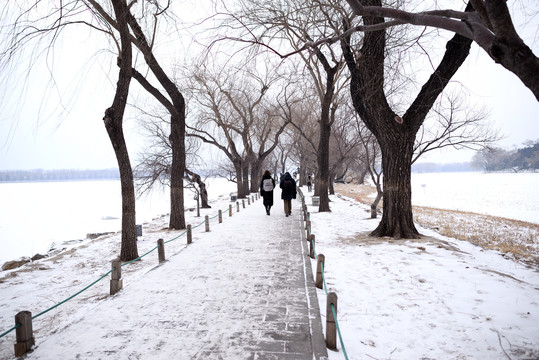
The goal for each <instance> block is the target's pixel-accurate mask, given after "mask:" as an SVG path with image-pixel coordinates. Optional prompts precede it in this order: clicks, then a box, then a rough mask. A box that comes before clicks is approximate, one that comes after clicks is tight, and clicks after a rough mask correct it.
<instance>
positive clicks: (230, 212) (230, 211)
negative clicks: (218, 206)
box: [228, 204, 232, 216]
mask: <svg viewBox="0 0 539 360" xmlns="http://www.w3.org/2000/svg"><path fill="white" fill-rule="evenodd" d="M228 216H232V204H229V205H228Z"/></svg>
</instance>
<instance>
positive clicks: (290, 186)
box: [283, 179, 294, 194]
mask: <svg viewBox="0 0 539 360" xmlns="http://www.w3.org/2000/svg"><path fill="white" fill-rule="evenodd" d="M283 190H284V191H286V192H287V193H289V194H292V192H293V191H294V183H293V182H292V181H290V180H288V179H285V180H284V181H283Z"/></svg>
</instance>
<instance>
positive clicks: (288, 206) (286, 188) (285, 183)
mask: <svg viewBox="0 0 539 360" xmlns="http://www.w3.org/2000/svg"><path fill="white" fill-rule="evenodd" d="M279 187H280V188H281V189H282V192H281V199H283V201H284V213H285V215H286V216H287V217H288V216H289V215H290V214H291V213H292V199H295V198H296V181H295V180H294V179H293V178H292V176H291V175H290V173H289V172H286V173H285V174H284V176H283V178H282V179H281V183H280V184H279Z"/></svg>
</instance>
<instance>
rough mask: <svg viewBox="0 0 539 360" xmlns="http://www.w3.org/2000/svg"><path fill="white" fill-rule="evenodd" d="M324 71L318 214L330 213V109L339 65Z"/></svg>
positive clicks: (318, 161)
mask: <svg viewBox="0 0 539 360" xmlns="http://www.w3.org/2000/svg"><path fill="white" fill-rule="evenodd" d="M324 69H325V71H326V92H325V94H324V98H323V100H322V112H321V116H320V139H319V142H318V150H317V163H318V179H317V185H318V196H319V197H320V205H319V207H318V211H319V212H326V211H331V209H330V208H329V194H328V180H329V139H330V135H331V122H330V107H331V101H332V99H333V94H334V92H335V75H336V74H337V70H338V69H339V65H337V66H335V67H333V68H330V67H329V66H324Z"/></svg>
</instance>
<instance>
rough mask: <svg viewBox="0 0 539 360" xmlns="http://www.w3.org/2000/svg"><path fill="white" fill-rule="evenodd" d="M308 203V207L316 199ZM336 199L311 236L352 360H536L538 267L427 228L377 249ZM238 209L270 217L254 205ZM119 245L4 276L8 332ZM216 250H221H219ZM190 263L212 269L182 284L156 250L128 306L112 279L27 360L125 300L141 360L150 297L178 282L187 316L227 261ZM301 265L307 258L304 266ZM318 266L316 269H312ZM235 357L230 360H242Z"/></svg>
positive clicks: (124, 327)
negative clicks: (113, 290)
mask: <svg viewBox="0 0 539 360" xmlns="http://www.w3.org/2000/svg"><path fill="white" fill-rule="evenodd" d="M211 195H212V193H210V196H211ZM213 195H214V197H213V198H212V203H211V204H212V206H213V208H212V209H209V210H205V211H203V213H202V216H204V215H207V214H208V215H210V216H214V215H215V214H216V213H217V209H228V204H229V201H228V200H229V199H228V196H227V195H228V189H227V191H223V192H221V193H219V194H218V195H219V197H218V198H217V197H216V196H215V195H216V192H214V193H213ZM307 195H308V194H307ZM306 200H307V203H308V204H310V198H309V197H307V199H306ZM331 200H332V202H331V209H332V212H330V213H317V209H316V208H314V207H312V206H309V211H310V212H311V220H312V232H313V233H314V234H316V240H317V243H316V251H317V252H318V253H323V254H324V255H325V258H326V266H325V270H326V280H327V285H328V287H329V290H330V291H335V292H336V293H337V295H338V297H339V302H338V321H339V325H340V327H341V330H342V335H343V340H344V344H345V347H346V351H347V353H348V357H349V359H370V358H375V359H390V358H391V359H507V358H508V357H510V358H512V359H530V358H531V359H533V358H539V273H538V271H537V269H530V268H527V267H525V266H524V265H522V264H520V263H518V262H514V261H512V260H509V259H506V258H503V257H502V256H501V255H500V253H498V252H494V251H487V250H483V249H481V248H479V247H476V246H474V245H471V244H470V243H467V242H463V241H457V240H454V239H447V238H442V237H440V236H439V235H437V234H436V233H434V232H432V231H429V230H426V229H419V231H420V232H421V233H423V234H425V235H427V236H429V238H425V239H422V240H420V241H395V240H392V239H378V240H373V239H370V238H368V237H367V233H368V232H369V231H371V230H373V229H374V228H375V227H376V225H377V224H378V220H370V219H368V216H369V209H368V207H367V206H365V205H362V204H360V203H358V202H356V201H355V200H353V199H350V198H346V197H342V196H332V197H331ZM293 208H294V210H293V211H297V209H298V208H299V203H298V202H295V203H294V205H293ZM241 211H249V212H251V211H261V212H263V211H264V210H263V208H262V206H261V205H260V203H257V204H255V206H252V207H247V209H245V210H243V209H242V210H241ZM194 215H195V214H194V213H192V212H189V213H187V216H188V220H187V222H188V223H191V224H193V225H195V224H198V223H199V222H200V221H202V219H203V218H202V219H201V218H196V217H194ZM239 216H241V212H240V214H239ZM279 216H281V217H282V218H279ZM224 217H225V219H224V221H223V224H220V225H212V226H213V228H212V231H211V232H210V233H202V232H197V230H198V229H197V230H195V239H194V243H195V244H196V243H197V242H198V241H207V242H218V240H219V238H220V237H221V236H223V234H225V233H227V232H232V231H236V230H237V228H234V227H231V225H230V223H229V225H227V219H226V217H227V214H226V213H225V214H224ZM267 219H270V218H266V217H264V220H263V221H261V223H260V228H261V231H262V232H263V234H264V237H266V238H271V237H272V236H278V235H279V232H278V230H276V229H278V226H279V224H280V223H281V221H284V219H285V218H284V215H283V210H282V203H281V201H280V200H278V199H277V196H276V204H275V207H274V210H273V212H272V216H271V221H272V224H273V226H270V227H268V226H265V225H266V224H265V221H268V220H267ZM279 219H282V220H279ZM167 221H168V217H166V216H165V217H161V218H158V219H155V220H153V221H152V222H151V223H146V224H144V227H143V234H144V236H143V238H142V239H140V240H139V254H143V253H145V252H146V251H148V250H150V249H152V248H153V247H154V246H155V243H156V240H157V239H158V238H164V239H165V240H168V239H172V238H173V237H175V236H177V235H179V234H181V233H182V232H181V231H168V230H166V229H165V228H166V226H167ZM202 229H203V226H202ZM430 237H431V238H430ZM242 240H243V241H242ZM258 240H259V237H257V234H239V237H238V242H237V246H238V248H242V249H245V247H248V246H250V245H249V244H250V243H249V241H258ZM298 241H299V239H298ZM119 242H120V235H119V234H115V235H113V236H104V237H101V238H99V239H96V240H93V241H91V240H84V241H80V242H75V243H71V244H69V245H65V247H66V249H65V250H64V251H63V252H62V253H61V254H59V255H58V257H56V258H54V257H51V258H48V259H43V260H39V261H35V262H33V263H32V264H28V265H25V266H23V267H22V268H21V269H19V270H14V271H8V272H2V273H0V333H2V332H4V331H5V330H8V329H9V328H10V327H12V326H13V325H14V320H13V317H14V315H15V314H16V313H17V312H18V311H20V310H30V311H32V313H33V315H35V314H37V313H38V312H40V311H43V310H45V309H47V308H48V307H50V306H52V305H54V304H56V303H57V302H59V301H61V300H63V299H65V298H67V297H68V296H70V295H72V294H74V293H75V292H77V291H78V290H80V289H82V288H83V287H84V286H86V285H88V284H89V283H91V282H92V281H94V280H96V279H97V278H98V277H99V276H100V275H102V274H104V273H106V272H107V271H108V270H109V268H110V260H111V259H113V258H114V257H116V256H117V254H118V251H119ZM188 249H189V248H186V245H185V241H183V240H180V241H173V242H170V243H168V244H167V247H166V252H167V258H170V262H174V256H173V254H182V255H183V256H185V255H186V254H187V252H186V251H187V250H188ZM215 251H216V252H218V247H217V248H216V249H215ZM189 254H190V255H192V257H189V262H188V263H186V266H185V267H184V268H183V269H184V271H186V272H189V268H190V267H189V264H195V263H196V264H205V266H206V267H207V268H208V273H207V274H205V273H202V272H201V271H204V269H205V267H199V268H198V269H199V272H197V273H190V274H188V275H189V276H190V277H191V278H192V279H193V280H197V281H192V282H185V283H182V284H177V283H175V279H176V278H177V271H178V270H177V269H176V268H175V267H174V266H160V267H156V263H157V253H156V252H153V253H151V254H149V255H148V256H147V257H145V258H144V259H143V260H142V261H139V262H135V263H133V264H132V265H129V266H125V267H124V268H123V269H122V272H123V278H124V290H122V291H128V292H129V297H126V296H124V297H122V296H118V297H110V296H108V291H109V284H108V278H106V279H104V280H103V281H101V282H99V283H98V284H96V285H95V286H93V287H91V288H90V289H89V290H87V291H85V292H84V293H82V294H81V295H79V296H78V297H76V298H74V299H72V300H70V301H68V302H66V303H65V304H63V305H61V306H60V307H58V308H57V309H54V310H52V311H50V312H49V313H47V314H44V315H42V316H40V317H39V318H37V319H35V320H34V323H33V327H34V334H35V336H36V351H35V352H34V353H33V354H31V355H30V356H28V358H29V359H34V358H36V359H37V358H40V357H39V354H44V352H42V351H44V350H47V352H46V353H47V357H48V358H57V359H60V358H66V357H65V356H64V353H63V352H62V349H58V348H57V347H55V346H53V345H54V342H53V340H55V339H58V341H61V342H62V343H67V344H69V343H70V341H71V340H70V339H71V338H73V337H74V338H75V339H76V340H77V341H81V339H84V338H85V336H87V335H89V333H91V332H92V331H94V330H95V329H91V328H90V329H79V327H78V326H77V323H79V322H81V321H84V322H85V323H92V324H95V323H99V322H100V321H107V320H108V319H117V318H118V317H117V315H118V314H112V313H110V311H107V309H108V307H107V306H106V305H107V304H108V303H111V302H114V301H126V306H127V305H128V304H133V305H137V306H138V307H139V308H141V309H144V311H140V312H138V313H131V314H130V315H129V316H127V315H125V316H124V317H120V318H121V319H122V324H119V325H118V326H119V328H118V331H119V332H122V331H124V333H123V334H124V335H123V338H124V340H125V339H127V338H130V337H133V336H135V339H140V341H138V342H137V344H139V345H138V346H139V347H140V348H139V349H134V350H135V351H137V350H139V351H140V352H142V353H143V352H144V350H145V345H144V339H145V338H146V334H145V331H146V330H147V329H145V328H144V327H140V326H138V325H139V324H144V323H146V322H148V323H151V320H152V313H155V312H158V311H160V309H161V307H160V306H159V304H156V303H146V302H145V299H146V294H147V293H148V292H150V291H152V292H155V291H156V290H155V289H157V288H159V287H162V286H164V284H166V283H170V282H172V283H173V284H175V285H174V287H172V292H171V291H168V292H167V293H166V294H163V301H165V302H166V303H167V308H168V309H171V308H175V307H176V308H181V307H182V306H184V305H185V301H186V298H185V297H186V296H184V294H189V299H190V298H191V297H192V296H193V294H196V293H197V286H199V285H200V282H201V281H202V282H205V283H207V284H208V286H211V285H212V281H211V279H210V278H206V277H207V276H209V275H210V274H211V273H212V272H211V268H212V266H213V264H215V263H216V262H217V261H222V260H223V259H220V258H219V256H218V254H216V253H200V252H194V251H190V252H189ZM298 261H302V260H301V259H300V258H299V257H298ZM312 265H313V266H312V267H313V271H315V270H316V262H315V261H314V260H313V261H312ZM229 266H231V267H233V268H234V269H235V271H237V273H238V274H241V273H242V264H241V263H230V265H229ZM150 271H152V272H155V271H158V272H159V276H160V279H162V280H160V281H159V282H157V283H152V282H149V281H147V279H148V273H149V272H150ZM260 271H264V270H263V269H260ZM244 280H245V279H244V277H242V276H238V277H236V278H234V279H226V280H221V281H230V282H233V283H235V284H241V282H242V281H244ZM180 285H181V286H180ZM174 291H175V292H174ZM217 295H219V294H216V296H217ZM222 295H223V296H224V297H225V298H224V299H223V303H226V302H228V301H233V300H234V299H231V298H230V296H231V295H226V294H225V293H223V294H222ZM318 297H319V303H320V309H321V313H322V319H323V320H325V309H326V307H325V292H324V291H323V290H318ZM119 299H122V300H119ZM189 299H187V300H189ZM215 320H216V321H215V329H214V330H217V331H214V332H212V334H211V336H219V331H218V330H219V326H223V324H220V323H219V322H218V321H217V320H218V319H215ZM176 325H177V324H176ZM248 325H250V324H248V323H244V324H242V323H239V324H235V326H248ZM132 329H136V330H134V331H131V330H132ZM73 330H77V332H74V331H73ZM148 331H152V330H151V329H148ZM223 331H230V329H223ZM167 336H169V335H167ZM14 338H15V335H14V332H11V333H10V334H8V335H7V336H5V337H3V338H1V339H0V359H11V358H13V343H14ZM49 338H50V339H51V340H50V341H48V339H49ZM118 339H120V340H118ZM121 339H122V336H116V337H113V338H111V339H108V340H107V339H102V341H104V342H106V343H107V346H113V347H114V346H117V347H118V348H121V347H122V346H123V345H122V341H121ZM193 341H196V339H194V340H193ZM114 342H117V343H114ZM40 346H42V347H41V349H40ZM84 346H85V347H86V348H88V349H89V351H91V349H92V347H96V346H100V345H99V344H96V343H86V344H85V345H84ZM64 350H65V349H64ZM68 353H70V352H68ZM506 354H507V355H506ZM229 355H230V356H229V357H226V356H225V358H242V357H241V354H229ZM156 356H157V355H156ZM159 356H160V357H162V358H167V359H170V358H181V356H179V355H178V354H175V353H174V352H173V351H172V350H170V349H167V348H165V347H163V348H161V349H160V351H159ZM68 358H69V357H68ZM110 358H114V357H113V355H111V357H110ZM330 359H332V360H333V359H344V356H343V351H342V347H341V345H340V344H339V351H338V352H330Z"/></svg>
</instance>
